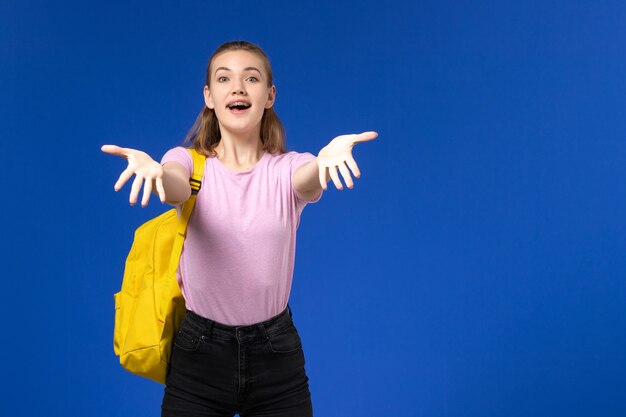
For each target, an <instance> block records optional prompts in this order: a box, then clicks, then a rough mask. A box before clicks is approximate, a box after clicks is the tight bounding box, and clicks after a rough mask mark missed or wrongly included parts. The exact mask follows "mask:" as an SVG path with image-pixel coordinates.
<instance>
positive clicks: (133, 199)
mask: <svg viewBox="0 0 626 417" xmlns="http://www.w3.org/2000/svg"><path fill="white" fill-rule="evenodd" d="M142 182H143V177H140V176H139V175H137V176H136V177H135V181H133V186H132V187H131V189H130V199H129V200H128V201H130V205H131V206H134V205H135V204H136V203H137V196H138V195H139V190H141V183H142Z"/></svg>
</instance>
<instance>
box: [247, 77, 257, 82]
mask: <svg viewBox="0 0 626 417" xmlns="http://www.w3.org/2000/svg"><path fill="white" fill-rule="evenodd" d="M248 80H250V81H252V82H257V81H259V79H258V78H257V77H248Z"/></svg>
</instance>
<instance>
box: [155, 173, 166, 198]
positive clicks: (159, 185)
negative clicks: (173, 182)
mask: <svg viewBox="0 0 626 417" xmlns="http://www.w3.org/2000/svg"><path fill="white" fill-rule="evenodd" d="M156 189H157V193H158V194H159V198H160V199H161V203H165V188H163V179H162V178H157V179H156Z"/></svg>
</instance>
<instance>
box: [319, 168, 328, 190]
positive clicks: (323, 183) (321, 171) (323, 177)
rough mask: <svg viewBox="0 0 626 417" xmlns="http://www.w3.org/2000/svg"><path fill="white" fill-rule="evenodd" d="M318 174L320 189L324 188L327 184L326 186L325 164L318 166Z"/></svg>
mask: <svg viewBox="0 0 626 417" xmlns="http://www.w3.org/2000/svg"><path fill="white" fill-rule="evenodd" d="M319 176H320V185H321V186H322V190H326V189H327V186H326V167H325V166H320V167H319Z"/></svg>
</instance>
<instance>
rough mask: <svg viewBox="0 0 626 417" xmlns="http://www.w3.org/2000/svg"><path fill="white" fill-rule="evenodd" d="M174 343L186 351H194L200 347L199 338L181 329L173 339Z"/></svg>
mask: <svg viewBox="0 0 626 417" xmlns="http://www.w3.org/2000/svg"><path fill="white" fill-rule="evenodd" d="M174 345H175V346H176V347H177V348H179V349H182V350H185V351H187V352H194V351H196V350H198V348H199V347H200V338H198V337H195V336H192V335H190V334H189V333H187V332H185V331H184V330H182V329H181V330H179V331H178V334H177V335H176V338H175V339H174Z"/></svg>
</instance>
